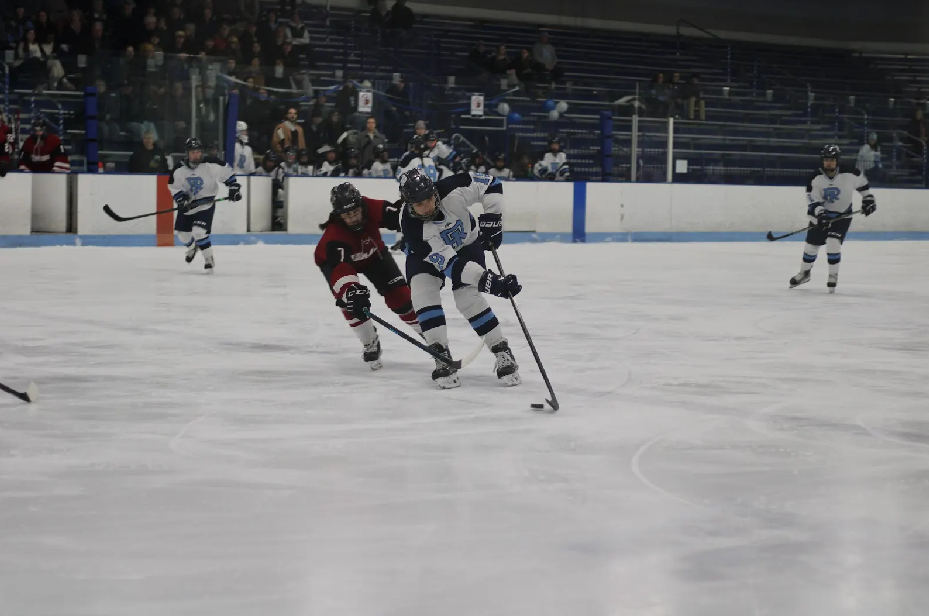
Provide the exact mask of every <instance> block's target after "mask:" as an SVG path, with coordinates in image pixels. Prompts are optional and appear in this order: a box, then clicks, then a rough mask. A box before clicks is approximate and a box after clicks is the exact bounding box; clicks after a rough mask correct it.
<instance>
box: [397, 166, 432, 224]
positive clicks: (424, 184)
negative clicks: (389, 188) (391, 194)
mask: <svg viewBox="0 0 929 616" xmlns="http://www.w3.org/2000/svg"><path fill="white" fill-rule="evenodd" d="M400 197H401V198H402V199H403V202H404V203H406V204H407V206H408V207H409V209H410V215H411V216H415V217H416V218H419V219H422V220H432V219H434V218H435V216H436V214H437V213H438V211H439V192H438V191H437V190H436V188H435V184H434V183H433V181H432V180H431V179H429V176H428V175H426V174H425V173H423V170H422V169H410V170H409V171H407V172H406V173H404V174H403V175H401V176H400ZM432 197H435V200H436V207H435V208H434V209H433V210H432V212H431V213H429V214H426V215H423V214H419V213H418V212H417V211H416V208H414V207H413V206H414V205H415V204H417V203H422V202H423V201H426V200H428V199H430V198H432Z"/></svg>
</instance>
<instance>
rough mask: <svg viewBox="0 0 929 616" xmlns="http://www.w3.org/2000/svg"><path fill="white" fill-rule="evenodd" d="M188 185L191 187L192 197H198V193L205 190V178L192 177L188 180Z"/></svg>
mask: <svg viewBox="0 0 929 616" xmlns="http://www.w3.org/2000/svg"><path fill="white" fill-rule="evenodd" d="M187 185H188V186H190V196H191V197H196V196H197V193H199V192H200V191H201V190H203V178H198V177H197V176H195V175H192V176H190V177H188V178H187Z"/></svg>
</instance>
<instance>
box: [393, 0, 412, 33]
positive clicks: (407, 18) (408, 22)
mask: <svg viewBox="0 0 929 616" xmlns="http://www.w3.org/2000/svg"><path fill="white" fill-rule="evenodd" d="M414 23H416V16H415V15H414V14H413V10H412V9H411V8H410V7H408V6H407V5H406V0H397V1H396V2H395V3H394V5H393V7H392V8H391V9H390V23H389V25H390V27H391V28H393V29H394V30H412V29H413V24H414Z"/></svg>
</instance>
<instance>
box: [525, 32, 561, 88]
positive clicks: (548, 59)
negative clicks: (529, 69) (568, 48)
mask: <svg viewBox="0 0 929 616" xmlns="http://www.w3.org/2000/svg"><path fill="white" fill-rule="evenodd" d="M532 60H533V61H534V62H535V71H536V72H537V73H538V74H539V75H543V74H547V75H548V76H549V77H550V78H551V80H552V81H560V80H561V78H562V77H563V76H564V69H563V68H561V65H560V64H559V63H558V54H556V53H555V48H554V46H552V44H551V43H549V42H548V32H545V31H544V30H543V31H542V32H541V33H539V40H538V42H537V43H536V44H535V45H533V46H532Z"/></svg>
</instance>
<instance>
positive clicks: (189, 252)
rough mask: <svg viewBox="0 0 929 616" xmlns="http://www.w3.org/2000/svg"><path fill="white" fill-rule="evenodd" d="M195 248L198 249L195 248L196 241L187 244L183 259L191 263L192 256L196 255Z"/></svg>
mask: <svg viewBox="0 0 929 616" xmlns="http://www.w3.org/2000/svg"><path fill="white" fill-rule="evenodd" d="M197 250H199V249H198V248H197V242H194V243H193V244H191V245H190V246H188V247H187V253H186V254H185V255H184V260H185V261H187V262H188V263H193V260H194V257H196V256H197Z"/></svg>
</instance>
